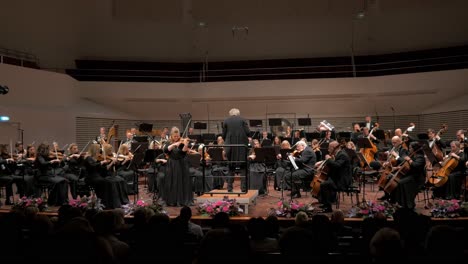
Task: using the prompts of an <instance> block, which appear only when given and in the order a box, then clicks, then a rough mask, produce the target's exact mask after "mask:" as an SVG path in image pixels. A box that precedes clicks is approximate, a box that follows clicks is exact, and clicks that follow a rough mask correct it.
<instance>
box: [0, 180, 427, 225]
mask: <svg viewBox="0 0 468 264" xmlns="http://www.w3.org/2000/svg"><path fill="white" fill-rule="evenodd" d="M268 182H269V184H268V192H267V194H263V195H258V196H257V197H256V198H255V203H254V204H253V203H251V204H250V205H249V208H248V214H243V215H241V217H240V218H241V219H243V220H247V219H248V218H250V217H259V216H261V217H266V216H267V215H268V213H269V211H270V210H271V209H272V208H273V209H277V208H278V202H279V201H281V200H285V201H289V200H291V198H290V192H289V191H284V192H281V191H277V190H274V188H273V181H272V180H269V181H268ZM225 186H226V184H225ZM236 190H237V191H240V182H239V181H238V179H236V181H235V182H234V191H236ZM222 191H226V189H224V190H222ZM363 194H365V196H364V197H363ZM301 195H302V197H301V198H296V199H294V201H297V202H299V203H303V204H312V206H313V207H315V208H317V210H318V205H319V204H318V200H317V199H316V198H313V197H312V196H311V194H310V193H306V192H304V191H301ZM382 195H383V192H382V191H379V190H378V186H377V185H376V183H374V182H372V181H368V182H367V183H366V184H365V191H363V189H362V188H361V191H360V193H359V201H358V202H361V203H362V202H363V201H377V198H378V197H380V196H382ZM428 195H429V197H431V195H432V193H431V192H429V193H428ZM152 197H153V194H152V193H149V192H148V191H147V186H146V185H145V180H144V179H143V178H140V180H139V194H138V196H135V195H130V196H129V198H130V201H131V202H133V201H135V200H136V199H139V200H145V201H147V202H150V201H151V200H152ZM15 198H16V199H18V197H15ZM196 201H197V196H196V195H195V197H194V205H193V206H191V208H192V213H193V218H194V219H201V220H203V219H205V218H207V217H206V216H200V214H199V212H198V210H197V207H198V206H197V203H196ZM2 202H3V198H2ZM429 202H433V201H432V200H429ZM426 203H427V201H426V202H425V201H424V195H423V192H420V193H419V195H418V197H417V198H416V211H417V212H418V213H421V214H425V215H430V208H427V206H426ZM353 206H356V198H355V196H354V197H353V201H352V202H351V197H350V196H348V195H346V194H345V195H344V198H343V197H341V200H340V204H339V208H336V206H335V205H333V210H336V209H340V210H342V211H343V212H344V214H345V216H348V214H349V212H350V209H351V208H352V207H353ZM9 209H10V206H6V205H3V206H2V207H1V208H0V212H3V213H4V212H7V211H8V210H9ZM165 209H166V211H167V212H168V214H169V216H171V217H175V216H177V215H179V211H180V209H181V207H170V206H166V207H165ZM57 210H58V207H49V208H48V212H49V213H50V214H52V215H53V214H55V213H56V212H57ZM328 215H330V213H328ZM208 218H209V217H208Z"/></svg>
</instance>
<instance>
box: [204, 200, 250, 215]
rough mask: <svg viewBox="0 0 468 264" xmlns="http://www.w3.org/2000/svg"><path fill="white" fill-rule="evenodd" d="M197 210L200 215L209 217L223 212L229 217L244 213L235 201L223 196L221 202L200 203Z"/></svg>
mask: <svg viewBox="0 0 468 264" xmlns="http://www.w3.org/2000/svg"><path fill="white" fill-rule="evenodd" d="M197 210H198V212H199V213H200V214H201V215H209V216H214V215H216V214H217V213H219V212H225V213H227V214H229V215H230V216H237V215H240V214H241V213H243V212H244V211H243V210H242V209H241V208H240V207H239V203H238V202H237V201H236V199H229V198H228V197H227V196H224V198H223V199H222V200H219V201H216V202H210V201H206V202H204V203H200V204H199V205H198V207H197Z"/></svg>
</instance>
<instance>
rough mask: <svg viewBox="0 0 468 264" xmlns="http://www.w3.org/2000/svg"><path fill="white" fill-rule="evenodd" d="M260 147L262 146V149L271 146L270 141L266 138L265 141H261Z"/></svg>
mask: <svg viewBox="0 0 468 264" xmlns="http://www.w3.org/2000/svg"><path fill="white" fill-rule="evenodd" d="M261 145H262V147H269V146H271V139H269V138H266V139H264V140H262V144H261Z"/></svg>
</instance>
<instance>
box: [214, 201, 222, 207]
mask: <svg viewBox="0 0 468 264" xmlns="http://www.w3.org/2000/svg"><path fill="white" fill-rule="evenodd" d="M221 205H223V201H217V202H216V203H215V206H221Z"/></svg>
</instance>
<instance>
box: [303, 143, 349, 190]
mask: <svg viewBox="0 0 468 264" xmlns="http://www.w3.org/2000/svg"><path fill="white" fill-rule="evenodd" d="M340 146H341V145H339V144H338V145H337V146H336V147H335V148H333V149H332V151H331V152H330V156H331V158H333V157H334V154H335V152H336V150H337V149H338V148H339V147H340ZM328 160H329V159H326V160H324V161H322V163H321V164H320V166H319V167H318V168H317V171H316V173H315V175H314V179H313V180H312V182H311V183H310V187H311V188H312V191H311V193H312V197H315V198H317V197H318V194H319V193H320V184H321V183H322V182H324V181H326V180H327V179H328V173H329V172H330V166H328Z"/></svg>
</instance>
